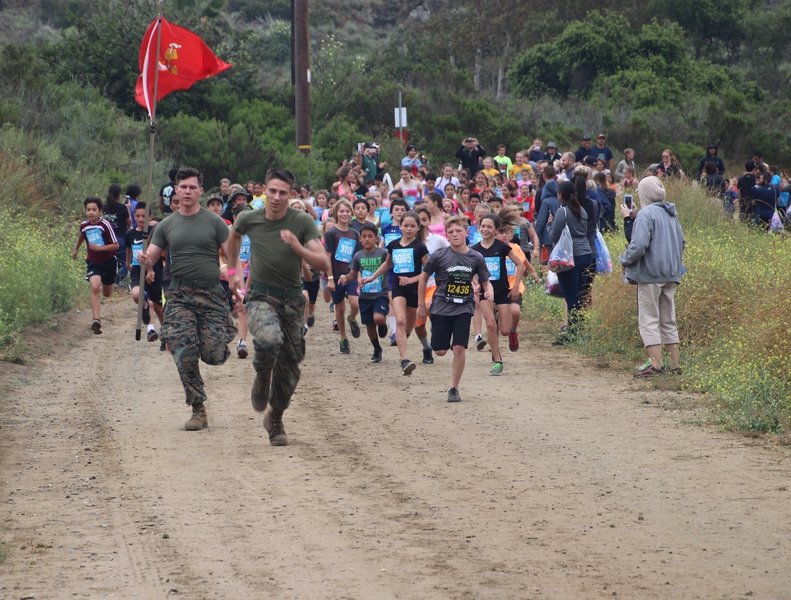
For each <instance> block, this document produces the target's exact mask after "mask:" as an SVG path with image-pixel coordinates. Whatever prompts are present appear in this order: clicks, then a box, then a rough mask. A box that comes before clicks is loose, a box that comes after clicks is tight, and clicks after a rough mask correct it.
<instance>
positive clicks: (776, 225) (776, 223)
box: [769, 210, 783, 233]
mask: <svg viewBox="0 0 791 600" xmlns="http://www.w3.org/2000/svg"><path fill="white" fill-rule="evenodd" d="M769 231H771V232H773V233H780V232H781V231H783V221H781V220H780V213H778V212H777V211H776V210H775V214H773V215H772V220H771V221H769Z"/></svg>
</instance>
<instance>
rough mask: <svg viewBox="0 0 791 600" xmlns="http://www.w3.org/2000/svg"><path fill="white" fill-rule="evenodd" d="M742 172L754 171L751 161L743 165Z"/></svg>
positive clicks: (753, 164)
mask: <svg viewBox="0 0 791 600" xmlns="http://www.w3.org/2000/svg"><path fill="white" fill-rule="evenodd" d="M744 170H745V171H755V163H754V162H753V161H751V160H748V161H747V162H746V163H744Z"/></svg>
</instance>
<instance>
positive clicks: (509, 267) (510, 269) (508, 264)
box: [487, 258, 516, 277]
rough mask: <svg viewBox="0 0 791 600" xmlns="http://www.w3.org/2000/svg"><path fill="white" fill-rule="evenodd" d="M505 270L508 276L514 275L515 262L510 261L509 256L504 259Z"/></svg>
mask: <svg viewBox="0 0 791 600" xmlns="http://www.w3.org/2000/svg"><path fill="white" fill-rule="evenodd" d="M487 266H488V265H487ZM505 272H506V274H507V275H508V277H513V276H514V275H516V263H515V262H514V261H512V260H511V259H510V258H506V259H505Z"/></svg>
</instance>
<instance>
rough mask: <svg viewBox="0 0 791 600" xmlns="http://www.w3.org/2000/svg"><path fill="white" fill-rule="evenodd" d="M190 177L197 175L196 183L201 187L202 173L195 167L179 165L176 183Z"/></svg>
mask: <svg viewBox="0 0 791 600" xmlns="http://www.w3.org/2000/svg"><path fill="white" fill-rule="evenodd" d="M190 177H197V178H198V183H199V184H200V186H201V187H203V173H201V172H200V171H198V169H196V168H195V167H179V170H178V171H177V172H176V179H175V181H176V183H178V182H179V181H184V180H185V179H189V178H190Z"/></svg>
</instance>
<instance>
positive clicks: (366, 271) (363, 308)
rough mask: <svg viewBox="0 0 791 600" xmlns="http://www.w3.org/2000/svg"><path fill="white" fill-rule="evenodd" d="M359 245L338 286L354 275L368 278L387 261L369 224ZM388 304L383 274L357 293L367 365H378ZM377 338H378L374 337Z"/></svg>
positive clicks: (385, 252) (383, 250) (375, 232)
mask: <svg viewBox="0 0 791 600" xmlns="http://www.w3.org/2000/svg"><path fill="white" fill-rule="evenodd" d="M360 243H361V244H362V247H363V249H362V250H360V251H359V252H356V253H355V254H354V257H353V258H352V269H351V271H349V273H348V274H346V275H341V277H340V279H339V282H340V284H341V285H344V284H345V283H346V282H347V281H354V280H356V279H357V276H358V275H362V276H363V278H367V277H370V276H371V275H373V274H374V273H376V271H377V270H378V269H379V267H381V266H382V265H383V264H384V263H385V261H386V260H387V250H385V249H384V248H380V247H379V245H378V244H379V231H378V230H377V228H376V225H374V224H373V223H363V226H362V230H361V231H360ZM389 310H390V302H389V300H388V298H387V288H386V287H385V276H384V274H382V275H380V276H379V277H377V278H375V279H373V280H372V281H370V282H368V283H365V284H364V285H363V286H362V288H361V289H360V320H361V321H362V324H363V325H365V329H366V331H367V332H368V339H369V340H371V345H372V346H373V347H374V353H373V354H372V355H371V362H375V363H380V362H382V346H381V344H380V343H379V338H380V337H382V338H383V337H387V320H386V319H387V313H388V311H389ZM377 334H378V335H377Z"/></svg>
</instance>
